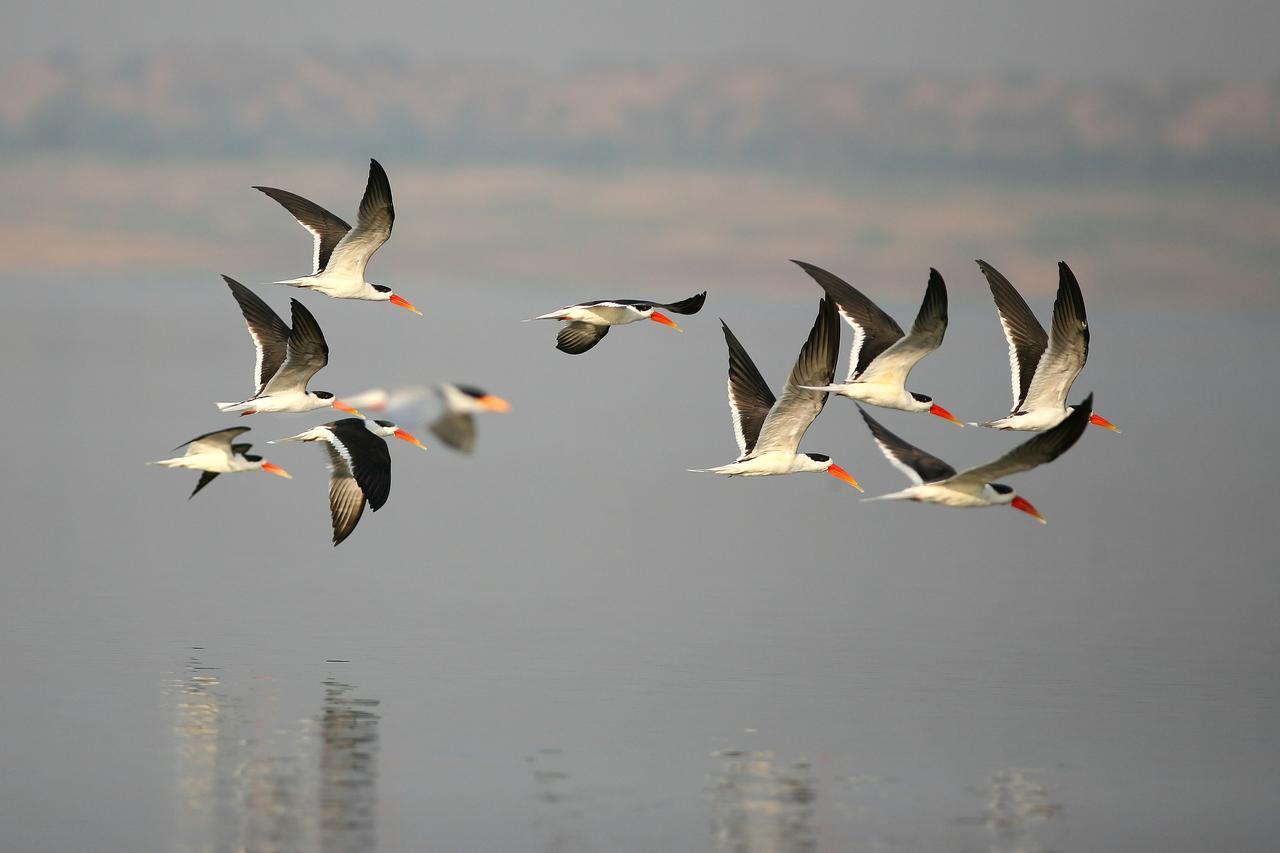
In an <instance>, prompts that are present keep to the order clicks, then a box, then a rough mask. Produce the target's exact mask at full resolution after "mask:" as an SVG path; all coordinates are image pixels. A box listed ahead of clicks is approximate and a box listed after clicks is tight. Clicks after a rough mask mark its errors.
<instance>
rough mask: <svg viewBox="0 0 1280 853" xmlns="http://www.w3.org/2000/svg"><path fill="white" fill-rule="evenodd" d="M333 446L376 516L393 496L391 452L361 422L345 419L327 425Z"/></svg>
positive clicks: (380, 439)
mask: <svg viewBox="0 0 1280 853" xmlns="http://www.w3.org/2000/svg"><path fill="white" fill-rule="evenodd" d="M327 426H328V427H329V432H330V434H331V435H332V436H333V440H332V441H331V442H330V445H331V446H334V447H336V448H337V449H338V453H339V455H341V456H342V458H343V461H345V462H346V463H347V467H348V468H349V469H350V470H351V474H352V476H354V477H355V479H356V483H357V484H358V485H359V486H360V491H362V492H364V496H365V499H366V500H368V501H369V506H370V507H371V508H372V509H373V511H374V512H377V511H378V510H380V509H382V505H383V504H385V503H386V502H387V498H388V497H390V496H391V451H390V450H388V449H387V443H386V442H385V441H383V440H382V438H381V437H379V436H376V435H374V434H373V433H371V432H369V430H368V429H367V428H366V427H365V425H364V421H363V420H362V419H360V418H343V419H342V420H340V421H334V422H333V423H331V424H328V425H327Z"/></svg>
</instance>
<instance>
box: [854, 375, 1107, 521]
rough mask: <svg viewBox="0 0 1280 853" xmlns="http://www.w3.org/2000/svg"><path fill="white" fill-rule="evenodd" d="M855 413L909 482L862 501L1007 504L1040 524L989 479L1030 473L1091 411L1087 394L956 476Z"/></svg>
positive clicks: (1059, 449) (1073, 437) (1072, 439)
mask: <svg viewBox="0 0 1280 853" xmlns="http://www.w3.org/2000/svg"><path fill="white" fill-rule="evenodd" d="M858 411H860V412H862V418H863V420H865V421H866V422H867V426H869V427H870V428H871V435H872V436H874V437H875V440H876V444H878V445H879V446H880V451H881V452H882V453H884V455H885V457H886V458H887V459H888V460H889V461H890V462H892V463H893V464H894V466H895V467H896V468H898V469H899V470H901V471H902V473H904V474H906V475H907V477H909V478H910V479H911V481H912V483H913V485H911V486H909V487H907V488H905V489H903V490H902V491H900V492H893V493H892V494H888V495H878V496H876V497H873V498H865V499H864V500H868V501H921V502H924V503H935V504H942V505H943V506H952V507H983V506H1012V507H1013V508H1014V509H1017V510H1021V511H1022V512H1025V513H1026V514H1027V515H1029V516H1031V517H1032V518H1034V519H1036V520H1037V521H1039V522H1040V523H1041V524H1043V523H1045V519H1044V516H1042V515H1041V514H1040V513H1039V512H1038V511H1037V510H1036V508H1035V507H1034V506H1032V505H1031V502H1030V501H1028V500H1027V499H1026V498H1024V497H1022V496H1021V495H1018V494H1015V493H1014V491H1013V488H1012V487H1010V486H1006V485H1005V484H1004V483H997V482H994V481H995V480H997V479H999V478H1000V477H1007V476H1009V475H1010V474H1018V473H1020V472H1022V471H1030V470H1031V469H1032V468H1035V467H1037V466H1039V465H1044V464H1045V463H1046V462H1052V461H1053V460H1055V459H1057V458H1058V457H1059V456H1061V455H1062V454H1063V453H1066V452H1067V450H1069V449H1070V448H1071V445H1073V444H1075V443H1076V441H1077V440H1078V439H1079V438H1080V435H1081V433H1083V432H1084V428H1085V427H1086V426H1088V425H1089V417H1090V415H1091V414H1092V412H1093V395H1092V394H1090V395H1089V396H1088V397H1086V398H1085V399H1084V402H1082V403H1080V405H1078V406H1075V407H1073V408H1072V410H1071V412H1070V414H1068V415H1067V417H1065V418H1064V419H1063V420H1062V421H1061V422H1060V423H1058V425H1057V426H1055V427H1052V428H1050V429H1048V430H1046V431H1044V432H1042V433H1040V435H1037V436H1034V437H1033V438H1030V439H1028V440H1027V441H1024V442H1023V443H1022V444H1019V445H1018V446H1017V447H1015V448H1013V450H1010V451H1009V452H1008V453H1006V454H1005V455H1004V456H1001V457H1000V458H999V459H997V460H995V461H994V462H988V463H987V464H986V465H979V466H978V467H976V468H970V469H968V470H966V471H960V472H959V473H957V472H956V469H955V468H952V467H951V466H950V465H948V464H947V463H946V462H943V461H942V460H941V459H939V458H938V457H936V456H933V455H930V454H928V453H925V452H924V451H923V450H921V449H920V448H918V447H914V446H912V445H910V444H908V443H907V442H905V441H903V440H902V439H901V438H899V437H898V436H896V435H894V434H893V433H891V432H889V430H887V429H885V428H884V426H882V425H881V424H880V423H879V422H878V421H877V420H876V419H875V418H873V417H871V415H868V414H867V412H866V410H865V409H863V408H862V407H861V406H859V407H858Z"/></svg>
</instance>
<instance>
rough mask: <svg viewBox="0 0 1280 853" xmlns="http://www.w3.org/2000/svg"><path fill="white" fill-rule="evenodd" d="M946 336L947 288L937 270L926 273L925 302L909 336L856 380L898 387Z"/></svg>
mask: <svg viewBox="0 0 1280 853" xmlns="http://www.w3.org/2000/svg"><path fill="white" fill-rule="evenodd" d="M946 333H947V286H946V284H945V283H944V282H943V281H942V276H941V275H940V274H939V273H938V271H937V270H936V269H930V270H929V285H928V287H926V288H925V291H924V302H922V303H921V304H920V311H919V313H917V314H916V321H915V322H914V323H912V324H911V332H910V334H908V335H905V336H904V337H901V338H899V339H898V340H897V342H896V343H894V344H893V345H891V346H890V347H889V348H888V349H886V350H885V351H884V352H882V353H880V355H878V356H876V357H875V358H874V359H872V360H871V363H870V364H868V365H867V367H866V369H864V370H863V371H862V373H861V374H860V375H859V377H858V379H859V380H860V381H862V382H879V383H883V384H892V385H897V386H899V387H901V386H903V385H904V384H905V383H906V381H907V375H908V374H909V373H911V369H912V368H913V367H915V366H916V364H918V363H919V361H920V359H922V358H924V357H925V356H926V355H928V354H929V353H931V352H933V351H934V350H936V349H937V348H938V347H940V346H942V338H943V337H944V336H945V335H946Z"/></svg>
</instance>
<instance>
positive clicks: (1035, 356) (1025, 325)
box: [978, 259, 1049, 412]
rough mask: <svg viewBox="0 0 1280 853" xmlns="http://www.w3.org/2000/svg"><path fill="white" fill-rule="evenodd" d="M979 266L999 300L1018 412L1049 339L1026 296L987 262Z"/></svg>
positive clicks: (998, 308) (1015, 405)
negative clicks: (1028, 305)
mask: <svg viewBox="0 0 1280 853" xmlns="http://www.w3.org/2000/svg"><path fill="white" fill-rule="evenodd" d="M978 267H979V268H980V269H981V270H982V274H983V275H985V276H986V277H987V284H988V285H990V286H991V296H992V298H993V299H995V302H996V312H997V313H998V314H999V315H1000V326H1001V327H1002V328H1003V329H1004V336H1005V339H1006V340H1007V341H1008V343H1009V373H1010V376H1011V378H1012V379H1011V381H1012V390H1013V408H1012V409H1011V410H1010V411H1013V412H1016V411H1018V410H1019V409H1020V408H1021V406H1022V403H1023V401H1025V400H1026V399H1027V392H1028V391H1029V390H1030V389H1031V380H1032V378H1033V377H1034V376H1035V374H1036V366H1037V365H1039V364H1040V357H1041V356H1043V355H1044V351H1045V348H1046V347H1048V346H1049V336H1048V335H1047V334H1046V333H1045V330H1044V327H1043V326H1041V325H1040V321H1039V320H1037V319H1036V315H1035V314H1033V313H1031V309H1030V308H1029V307H1027V301H1026V300H1025V299H1023V298H1022V294H1020V293H1018V291H1017V290H1015V289H1014V287H1013V285H1012V284H1010V283H1009V279H1007V278H1005V277H1004V276H1003V275H1001V274H1000V271H999V270H997V269H996V268H995V267H993V266H991V264H989V263H987V262H986V261H984V260H981V259H979V260H978Z"/></svg>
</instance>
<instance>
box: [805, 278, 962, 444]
mask: <svg viewBox="0 0 1280 853" xmlns="http://www.w3.org/2000/svg"><path fill="white" fill-rule="evenodd" d="M792 263H795V264H797V265H799V267H800V268H801V269H802V270H804V271H805V272H807V273H808V274H809V275H810V276H812V277H813V280H814V281H816V282H817V283H818V284H819V285H821V286H822V289H823V290H825V291H826V292H827V298H828V299H830V300H831V301H833V302H835V304H836V308H837V309H838V310H839V311H840V316H841V317H843V318H844V321H845V322H846V323H848V324H849V328H850V329H852V331H853V344H852V346H851V347H850V349H849V375H848V376H847V377H846V378H845V380H844V382H843V383H841V384H839V385H827V386H824V387H822V388H814V389H812V390H815V391H830V392H831V393H833V394H838V395H840V396H841V397H848V398H849V399H851V400H861V401H862V402H864V403H870V404H871V405H873V406H883V407H885V408H887V409H900V410H902V411H904V412H928V413H929V414H931V415H937V416H938V417H940V418H942V419H943V420H947V421H951V423H953V424H956V425H958V426H964V424H962V423H961V422H960V421H958V420H956V419H955V418H954V417H953V416H952V414H951V413H950V412H948V411H947V410H946V409H944V408H943V407H942V406H939V405H938V404H937V403H935V402H933V398H932V397H929V396H927V395H925V394H918V393H916V392H914V391H908V390H906V387H905V383H906V381H907V375H908V374H909V373H911V369H912V368H913V367H915V366H916V364H917V363H918V362H919V361H920V359H922V358H924V357H925V356H926V355H928V354H929V353H931V352H933V351H934V350H936V349H937V348H938V347H940V346H941V345H942V338H943V336H944V335H945V334H946V332H947V286H946V284H945V283H943V281H942V276H941V275H939V274H938V271H937V270H936V269H930V270H929V285H928V287H927V288H926V289H925V292H924V302H923V303H922V304H921V305H920V311H919V313H917V314H916V321H915V322H914V323H912V324H911V334H904V333H903V331H902V327H901V326H899V325H898V324H897V323H896V322H894V319H893V318H892V317H890V316H889V315H888V314H886V313H884V311H882V310H880V307H879V306H878V305H876V304H875V303H874V302H872V301H871V300H870V299H868V298H867V297H866V296H864V295H863V294H862V292H861V291H859V290H858V289H857V288H855V287H854V286H853V285H851V284H849V283H848V282H846V281H844V280H843V279H841V278H840V277H838V276H835V275H832V274H831V273H829V272H827V271H826V270H824V269H822V268H821V267H817V266H814V265H813V264H808V263H805V262H804V261H792Z"/></svg>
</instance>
